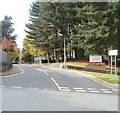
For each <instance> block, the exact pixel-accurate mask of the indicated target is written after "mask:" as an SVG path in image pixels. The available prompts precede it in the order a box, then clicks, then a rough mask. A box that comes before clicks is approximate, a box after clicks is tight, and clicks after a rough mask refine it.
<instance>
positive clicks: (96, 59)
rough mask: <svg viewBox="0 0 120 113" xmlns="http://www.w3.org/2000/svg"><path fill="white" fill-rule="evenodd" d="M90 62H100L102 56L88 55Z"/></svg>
mask: <svg viewBox="0 0 120 113" xmlns="http://www.w3.org/2000/svg"><path fill="white" fill-rule="evenodd" d="M89 61H90V62H102V56H100V55H90V59H89Z"/></svg>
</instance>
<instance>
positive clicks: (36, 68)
mask: <svg viewBox="0 0 120 113" xmlns="http://www.w3.org/2000/svg"><path fill="white" fill-rule="evenodd" d="M34 69H36V70H38V71H42V70H41V69H39V68H34Z"/></svg>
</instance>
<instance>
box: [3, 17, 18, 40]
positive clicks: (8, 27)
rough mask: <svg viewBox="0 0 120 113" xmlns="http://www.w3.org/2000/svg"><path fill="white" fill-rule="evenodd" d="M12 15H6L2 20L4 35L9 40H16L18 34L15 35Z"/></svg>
mask: <svg viewBox="0 0 120 113" xmlns="http://www.w3.org/2000/svg"><path fill="white" fill-rule="evenodd" d="M11 21H12V17H11V16H10V17H8V16H5V17H4V20H3V21H2V37H7V38H8V39H9V40H12V41H13V42H15V39H16V37H17V35H14V34H13V33H14V28H13V23H12V22H11Z"/></svg>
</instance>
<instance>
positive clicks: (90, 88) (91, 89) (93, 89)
mask: <svg viewBox="0 0 120 113" xmlns="http://www.w3.org/2000/svg"><path fill="white" fill-rule="evenodd" d="M87 89H88V90H96V88H87Z"/></svg>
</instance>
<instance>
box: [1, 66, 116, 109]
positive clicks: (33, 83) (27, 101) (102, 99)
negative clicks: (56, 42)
mask: <svg viewBox="0 0 120 113" xmlns="http://www.w3.org/2000/svg"><path fill="white" fill-rule="evenodd" d="M19 66H20V67H22V68H23V69H24V70H25V73H24V74H21V75H16V76H12V77H5V78H2V86H1V88H2V98H3V100H2V106H3V108H2V109H3V111H118V92H117V91H115V90H112V89H110V88H108V87H106V86H104V85H102V84H99V83H97V82H95V81H93V80H90V79H89V78H86V77H84V76H82V75H80V74H75V73H74V74H73V73H69V72H63V71H57V70H54V69H48V68H45V67H36V66H29V65H26V64H23V65H19Z"/></svg>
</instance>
